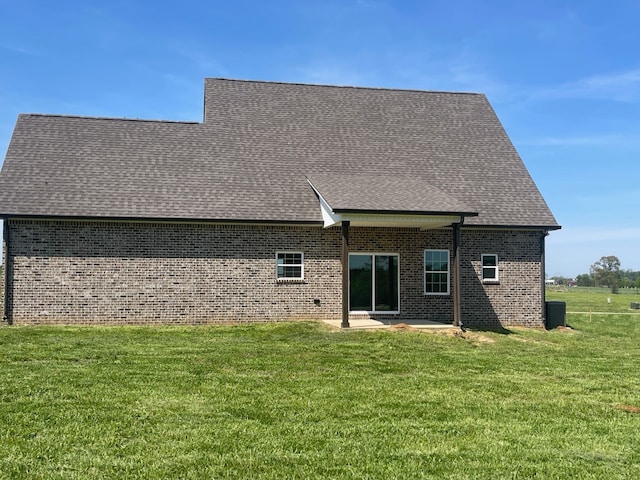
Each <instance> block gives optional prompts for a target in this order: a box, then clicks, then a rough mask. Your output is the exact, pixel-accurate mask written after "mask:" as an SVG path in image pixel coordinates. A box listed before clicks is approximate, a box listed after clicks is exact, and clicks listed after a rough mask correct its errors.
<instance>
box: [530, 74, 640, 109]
mask: <svg viewBox="0 0 640 480" xmlns="http://www.w3.org/2000/svg"><path fill="white" fill-rule="evenodd" d="M530 96H531V97H532V98H533V99H538V100H555V99H586V100H610V101H616V102H638V101H640V68H636V69H632V70H628V71H625V72H610V73H603V74H598V75H592V76H589V77H585V78H581V79H578V80H575V81H571V82H566V83H563V84H560V85H557V86H554V87H550V88H545V89H540V90H532V91H531V92H530Z"/></svg>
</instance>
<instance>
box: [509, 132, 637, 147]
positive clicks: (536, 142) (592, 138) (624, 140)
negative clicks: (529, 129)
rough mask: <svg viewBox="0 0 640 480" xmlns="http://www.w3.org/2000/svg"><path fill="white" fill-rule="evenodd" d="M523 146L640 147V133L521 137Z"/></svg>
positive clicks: (520, 141) (518, 142)
mask: <svg viewBox="0 0 640 480" xmlns="http://www.w3.org/2000/svg"><path fill="white" fill-rule="evenodd" d="M516 143H517V144H518V145H521V146H524V145H526V146H533V147H606V148H619V147H624V148H639V147H640V134H638V133H630V134H624V133H613V134H593V135H578V136H566V137H560V136H554V137H540V138H531V139H519V140H517V141H516Z"/></svg>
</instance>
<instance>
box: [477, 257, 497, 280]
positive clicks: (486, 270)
mask: <svg viewBox="0 0 640 480" xmlns="http://www.w3.org/2000/svg"><path fill="white" fill-rule="evenodd" d="M481 260H482V281H483V282H487V283H491V282H497V281H498V255H496V254H495V253H483V254H482V255H481Z"/></svg>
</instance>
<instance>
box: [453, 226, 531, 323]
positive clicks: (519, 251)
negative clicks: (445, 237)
mask: <svg viewBox="0 0 640 480" xmlns="http://www.w3.org/2000/svg"><path fill="white" fill-rule="evenodd" d="M542 235H543V233H542V232H541V231H520V230H519V231H504V230H463V231H462V250H461V255H460V258H461V261H460V263H461V270H462V273H461V283H462V286H461V290H462V292H463V295H464V300H463V302H462V319H463V322H464V323H465V324H470V325H476V326H487V327H497V326H509V325H522V326H529V327H543V326H544V322H543V318H542V315H543V312H542V310H543V308H542V302H543V295H544V291H543V288H542V277H541V275H542V269H541V265H540V256H541V244H540V239H541V236H542ZM483 253H484V254H487V253H488V254H497V255H498V271H499V273H498V278H499V283H486V284H485V283H483V282H482V268H481V255H482V254H483Z"/></svg>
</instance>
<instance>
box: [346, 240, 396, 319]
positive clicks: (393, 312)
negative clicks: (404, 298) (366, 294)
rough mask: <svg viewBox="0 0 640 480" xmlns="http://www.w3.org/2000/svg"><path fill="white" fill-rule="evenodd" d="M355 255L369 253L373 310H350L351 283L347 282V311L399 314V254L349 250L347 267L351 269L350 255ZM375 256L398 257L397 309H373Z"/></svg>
mask: <svg viewBox="0 0 640 480" xmlns="http://www.w3.org/2000/svg"><path fill="white" fill-rule="evenodd" d="M355 255H370V256H371V262H372V265H371V268H372V272H371V273H372V277H371V282H372V288H371V305H372V306H373V308H374V309H373V310H351V284H349V313H360V314H362V313H376V314H381V315H399V314H400V299H401V297H400V278H401V276H400V254H399V253H395V252H375V253H374V252H349V269H351V256H355ZM376 257H396V258H397V259H398V294H397V295H398V298H397V301H398V309H397V310H375V308H376V288H375V285H376V269H375V264H376Z"/></svg>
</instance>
